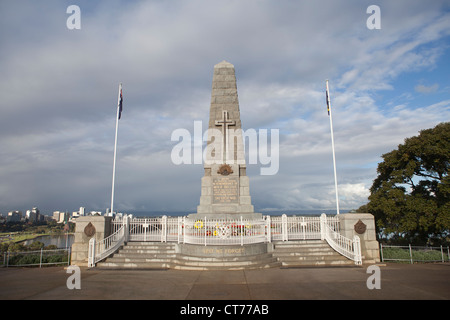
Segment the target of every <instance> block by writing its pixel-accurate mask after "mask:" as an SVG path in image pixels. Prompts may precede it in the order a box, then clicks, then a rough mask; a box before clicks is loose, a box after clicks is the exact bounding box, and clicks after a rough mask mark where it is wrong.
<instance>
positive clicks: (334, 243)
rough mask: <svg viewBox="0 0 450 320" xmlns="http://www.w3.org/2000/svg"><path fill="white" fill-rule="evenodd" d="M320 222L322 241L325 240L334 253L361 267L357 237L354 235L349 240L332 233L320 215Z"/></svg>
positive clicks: (325, 220)
mask: <svg viewBox="0 0 450 320" xmlns="http://www.w3.org/2000/svg"><path fill="white" fill-rule="evenodd" d="M320 220H321V230H322V232H321V234H322V240H326V241H327V243H328V244H329V245H330V247H332V248H333V249H334V250H335V251H337V252H338V253H340V254H342V255H343V256H345V257H347V258H349V259H350V260H353V261H354V262H355V264H356V265H361V264H362V256H361V242H360V239H359V237H358V236H356V235H355V236H354V237H353V239H349V238H347V237H345V236H343V235H341V234H340V233H338V232H336V231H334V230H333V229H332V228H331V226H330V225H329V224H328V223H327V218H326V215H325V214H322V215H321V216H320Z"/></svg>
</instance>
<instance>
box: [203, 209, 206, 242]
mask: <svg viewBox="0 0 450 320" xmlns="http://www.w3.org/2000/svg"><path fill="white" fill-rule="evenodd" d="M203 228H205V233H204V234H205V247H206V216H205V224H204V225H203Z"/></svg>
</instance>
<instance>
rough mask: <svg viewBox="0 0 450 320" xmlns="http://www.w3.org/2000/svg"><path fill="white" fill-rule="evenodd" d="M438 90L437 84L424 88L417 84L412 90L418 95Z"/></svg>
mask: <svg viewBox="0 0 450 320" xmlns="http://www.w3.org/2000/svg"><path fill="white" fill-rule="evenodd" d="M438 89H439V85H438V84H437V83H435V84H433V85H431V86H425V85H423V84H418V85H417V86H415V87H414V90H415V91H416V92H419V93H433V92H436V91H437V90H438Z"/></svg>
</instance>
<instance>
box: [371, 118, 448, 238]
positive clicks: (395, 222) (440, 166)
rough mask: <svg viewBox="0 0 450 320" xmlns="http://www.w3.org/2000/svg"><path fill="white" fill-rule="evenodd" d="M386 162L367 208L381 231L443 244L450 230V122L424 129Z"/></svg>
mask: <svg viewBox="0 0 450 320" xmlns="http://www.w3.org/2000/svg"><path fill="white" fill-rule="evenodd" d="M382 158H383V162H381V163H379V164H378V168H377V172H378V176H377V178H376V179H375V180H374V182H373V185H372V187H371V189H370V191H371V195H370V196H369V203H368V204H367V208H368V210H369V212H371V213H372V214H373V215H374V217H375V220H376V223H377V228H378V231H379V232H382V233H383V234H384V235H387V234H390V235H391V236H393V237H394V238H403V239H405V240H407V241H408V242H410V243H421V244H424V243H431V244H433V243H442V242H443V241H444V239H445V238H446V237H447V236H448V235H449V230H450V177H449V169H450V165H449V161H450V122H446V123H441V124H438V125H437V126H436V127H434V128H432V129H427V130H422V131H420V134H419V135H418V136H415V137H412V138H407V139H405V142H404V143H403V144H400V145H399V146H398V148H397V149H396V150H393V151H391V152H389V153H386V154H384V155H383V156H382Z"/></svg>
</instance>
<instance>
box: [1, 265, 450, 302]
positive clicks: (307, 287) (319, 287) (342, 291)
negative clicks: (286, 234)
mask: <svg viewBox="0 0 450 320" xmlns="http://www.w3.org/2000/svg"><path fill="white" fill-rule="evenodd" d="M366 271H367V266H364V267H361V268H356V267H350V268H349V267H341V268H297V269H283V268H272V269H262V270H245V271H244V270H242V271H177V270H135V271H134V270H132V271H131V270H96V269H86V268H81V281H80V283H81V289H79V290H77V289H72V290H69V289H68V288H67V285H66V282H67V279H68V278H69V277H70V276H71V275H72V274H71V273H67V272H66V270H65V268H63V267H49V268H42V269H38V268H20V269H19V268H1V269H0V299H1V300H18V299H19V300H22V299H39V300H74V299H75V300H76V299H82V300H90V299H106V300H128V299H133V300H135V299H149V300H304V299H307V300H317V299H319V300H323V299H325V300H331V299H333V300H334V299H344V300H354V299H358V300H360V299H371V300H372V299H385V300H386V299H387V300H394V299H395V300H396V299H402V300H403V299H407V300H412V299H419V300H429V299H432V300H442V299H443V300H449V299H450V264H448V263H446V264H414V265H409V264H386V265H382V266H380V271H381V272H380V275H381V278H380V279H381V281H380V284H381V289H372V290H369V289H368V288H367V285H366V282H367V279H368V277H370V276H371V275H372V274H371V273H370V274H369V273H366Z"/></svg>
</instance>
